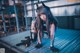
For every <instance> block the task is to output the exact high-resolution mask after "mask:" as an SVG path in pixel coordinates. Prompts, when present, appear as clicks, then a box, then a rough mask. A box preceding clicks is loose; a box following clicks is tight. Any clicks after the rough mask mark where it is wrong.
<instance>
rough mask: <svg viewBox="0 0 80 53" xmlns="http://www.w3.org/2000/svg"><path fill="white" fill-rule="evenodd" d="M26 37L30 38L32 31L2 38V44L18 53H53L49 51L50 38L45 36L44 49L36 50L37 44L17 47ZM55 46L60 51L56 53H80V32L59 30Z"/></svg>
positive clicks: (0, 41) (0, 40)
mask: <svg viewBox="0 0 80 53" xmlns="http://www.w3.org/2000/svg"><path fill="white" fill-rule="evenodd" d="M26 36H30V31H25V32H21V33H18V34H14V35H11V36H7V37H2V38H1V39H0V43H1V44H3V45H4V46H7V47H8V48H9V49H12V50H13V51H15V52H16V53H19V52H21V53H28V52H29V53H53V52H52V51H51V50H50V49H49V45H50V44H49V40H50V39H49V38H47V35H46V34H45V35H44V37H43V38H42V44H43V47H42V48H40V49H36V48H35V45H36V42H34V43H31V45H30V46H29V47H26V46H25V45H21V46H16V44H17V43H20V42H21V40H25V37H26ZM54 46H55V48H57V49H58V51H54V53H80V50H79V49H80V30H70V29H59V28H58V29H57V31H56V33H55V40H54Z"/></svg>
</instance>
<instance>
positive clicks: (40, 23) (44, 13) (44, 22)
mask: <svg viewBox="0 0 80 53" xmlns="http://www.w3.org/2000/svg"><path fill="white" fill-rule="evenodd" d="M42 4H43V3H42ZM33 25H35V26H36V28H37V30H35V31H36V33H38V34H37V35H38V38H37V39H38V44H37V45H36V46H35V47H36V48H41V47H42V44H41V37H42V35H43V31H47V34H48V35H49V37H50V49H51V50H53V41H54V34H55V30H56V27H57V21H56V19H55V18H54V17H53V15H52V13H51V11H50V8H49V7H47V6H45V5H44V4H43V6H40V7H38V8H37V18H36V20H35V22H34V24H33ZM34 28H35V27H34Z"/></svg>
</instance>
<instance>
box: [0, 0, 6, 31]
mask: <svg viewBox="0 0 80 53" xmlns="http://www.w3.org/2000/svg"><path fill="white" fill-rule="evenodd" d="M2 4H4V2H3V1H2ZM4 9H5V8H4V6H2V11H1V14H2V21H3V27H4V32H7V31H6V23H5V18H4V14H3V10H4Z"/></svg>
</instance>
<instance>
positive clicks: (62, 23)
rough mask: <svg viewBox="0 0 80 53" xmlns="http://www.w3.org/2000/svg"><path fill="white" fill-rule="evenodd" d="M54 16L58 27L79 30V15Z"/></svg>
mask: <svg viewBox="0 0 80 53" xmlns="http://www.w3.org/2000/svg"><path fill="white" fill-rule="evenodd" d="M56 18H57V19H58V27H59V28H65V29H78V30H80V16H56Z"/></svg>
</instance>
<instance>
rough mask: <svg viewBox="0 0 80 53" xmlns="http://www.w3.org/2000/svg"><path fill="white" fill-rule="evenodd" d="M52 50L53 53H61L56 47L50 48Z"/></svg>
mask: <svg viewBox="0 0 80 53" xmlns="http://www.w3.org/2000/svg"><path fill="white" fill-rule="evenodd" d="M50 50H51V51H53V52H59V49H58V48H55V47H54V46H52V47H50Z"/></svg>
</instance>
